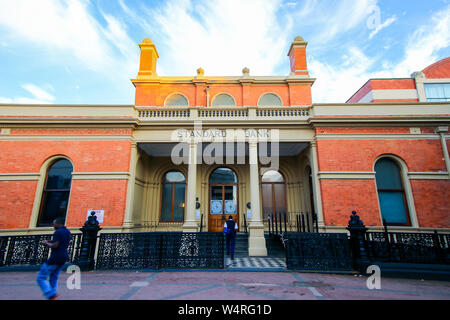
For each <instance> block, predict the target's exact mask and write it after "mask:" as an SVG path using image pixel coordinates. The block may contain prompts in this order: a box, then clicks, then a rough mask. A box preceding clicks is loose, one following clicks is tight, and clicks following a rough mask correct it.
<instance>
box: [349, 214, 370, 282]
mask: <svg viewBox="0 0 450 320" xmlns="http://www.w3.org/2000/svg"><path fill="white" fill-rule="evenodd" d="M347 230H348V231H349V232H350V245H351V248H352V253H353V263H354V267H355V268H356V269H357V270H359V271H360V272H361V273H366V268H367V266H369V265H370V261H369V258H368V256H367V251H366V248H365V239H366V232H367V228H366V226H365V225H364V223H363V221H362V220H361V219H360V218H359V216H358V215H357V213H356V211H353V212H352V215H351V216H350V221H349V222H348V227H347Z"/></svg>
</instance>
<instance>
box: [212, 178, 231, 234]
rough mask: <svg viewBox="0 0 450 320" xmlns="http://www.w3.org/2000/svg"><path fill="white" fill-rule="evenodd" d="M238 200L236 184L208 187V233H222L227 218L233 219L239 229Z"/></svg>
mask: <svg viewBox="0 0 450 320" xmlns="http://www.w3.org/2000/svg"><path fill="white" fill-rule="evenodd" d="M238 200H239V199H238V185H237V184H211V185H210V187H209V219H208V230H209V231H210V232H223V229H224V225H225V221H226V220H228V217H229V216H232V217H233V220H234V221H235V222H236V223H237V225H238V227H239V214H238V212H239V208H238V203H239V202H238ZM238 231H239V230H238Z"/></svg>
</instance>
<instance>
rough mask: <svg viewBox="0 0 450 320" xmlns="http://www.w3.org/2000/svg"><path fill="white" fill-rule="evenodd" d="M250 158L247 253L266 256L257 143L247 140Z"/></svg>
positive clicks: (253, 255)
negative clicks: (250, 214) (249, 211)
mask: <svg viewBox="0 0 450 320" xmlns="http://www.w3.org/2000/svg"><path fill="white" fill-rule="evenodd" d="M249 153H250V154H249V158H250V202H251V210H252V221H251V222H250V225H249V229H250V234H249V237H248V254H249V256H251V257H264V256H267V248H266V239H265V237H264V224H263V222H262V216H261V199H260V192H259V167H258V143H257V142H249Z"/></svg>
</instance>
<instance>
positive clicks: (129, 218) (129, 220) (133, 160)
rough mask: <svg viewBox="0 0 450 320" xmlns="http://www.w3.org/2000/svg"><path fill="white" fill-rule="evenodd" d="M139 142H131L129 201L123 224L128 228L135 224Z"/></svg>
mask: <svg viewBox="0 0 450 320" xmlns="http://www.w3.org/2000/svg"><path fill="white" fill-rule="evenodd" d="M137 155H138V149H137V143H136V141H133V142H131V151H130V168H129V174H130V175H129V177H128V185H127V200H126V201H127V203H126V206H125V218H124V220H123V226H124V227H126V228H129V227H132V226H133V205H134V185H135V183H136V164H137Z"/></svg>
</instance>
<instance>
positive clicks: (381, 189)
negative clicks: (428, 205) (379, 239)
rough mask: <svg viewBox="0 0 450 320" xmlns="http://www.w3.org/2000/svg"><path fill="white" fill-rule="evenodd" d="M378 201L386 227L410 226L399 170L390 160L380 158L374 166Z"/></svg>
mask: <svg viewBox="0 0 450 320" xmlns="http://www.w3.org/2000/svg"><path fill="white" fill-rule="evenodd" d="M375 173H376V181H377V190H378V199H379V202H380V209H381V216H382V218H383V220H385V221H386V224H388V225H394V226H410V225H411V220H410V217H409V212H408V203H407V201H406V195H405V188H404V185H403V180H402V174H401V169H400V167H399V166H398V164H397V163H396V162H395V161H394V160H393V159H390V158H382V159H380V160H378V161H377V163H376V164H375Z"/></svg>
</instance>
